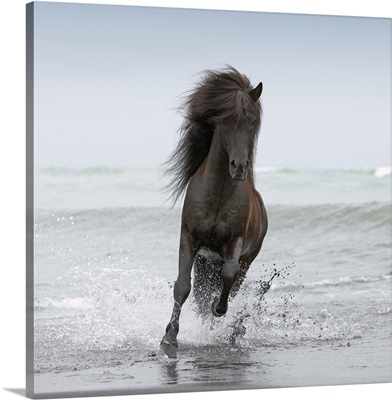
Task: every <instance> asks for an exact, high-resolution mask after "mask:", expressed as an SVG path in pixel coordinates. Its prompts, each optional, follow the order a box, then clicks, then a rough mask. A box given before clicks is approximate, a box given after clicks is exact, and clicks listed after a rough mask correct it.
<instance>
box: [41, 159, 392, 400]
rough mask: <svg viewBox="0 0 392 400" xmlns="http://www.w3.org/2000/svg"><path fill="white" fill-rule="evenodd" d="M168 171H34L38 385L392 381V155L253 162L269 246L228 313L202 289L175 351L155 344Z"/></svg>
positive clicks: (161, 317)
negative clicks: (369, 162)
mask: <svg viewBox="0 0 392 400" xmlns="http://www.w3.org/2000/svg"><path fill="white" fill-rule="evenodd" d="M163 172H164V171H163V169H162V168H160V167H152V168H130V167H126V168H125V167H107V166H91V167H80V168H76V167H46V168H37V169H36V170H35V172H34V377H35V379H34V385H35V392H36V394H37V395H41V396H43V397H45V396H46V397H50V396H58V395H78V394H79V395H82V394H83V395H84V394H129V393H154V392H170V391H191V390H192V391H193V390H196V391H197V390H222V389H237V388H262V387H287V386H311V385H325V384H346V383H371V382H387V381H391V377H392V373H391V371H392V366H391V364H392V361H391V360H392V336H391V332H392V287H391V284H392V265H391V261H392V257H391V256H392V250H391V249H392V230H391V228H392V224H391V223H392V214H391V212H392V208H391V167H389V166H384V167H375V168H340V169H291V168H272V167H271V168H266V167H260V168H256V169H255V176H256V187H257V189H258V191H259V192H260V193H261V195H262V197H263V199H264V203H265V206H266V209H267V213H268V218H269V229H268V233H267V236H266V238H265V241H264V244H263V248H262V250H261V252H260V254H259V255H258V257H257V258H256V260H255V261H254V263H253V264H252V266H251V268H250V269H249V271H248V275H247V278H246V280H245V281H244V283H243V286H242V287H241V289H240V291H239V293H238V295H237V296H236V297H235V298H234V299H232V301H231V302H230V303H229V309H228V312H227V314H226V316H224V317H222V318H215V317H212V316H211V317H201V316H200V315H198V313H197V307H196V306H195V302H194V299H193V297H192V293H191V295H190V297H189V299H188V301H187V302H186V303H185V305H184V306H183V311H182V314H181V319H180V332H179V335H178V341H179V350H178V358H177V359H176V360H171V359H168V358H167V357H166V356H165V355H164V354H162V353H161V351H160V348H159V343H160V340H161V338H162V336H163V335H164V332H165V327H166V325H167V323H168V321H169V318H170V315H171V310H172V305H173V284H174V281H175V279H176V277H177V270H178V266H177V259H178V244H179V232H180V218H181V201H179V202H178V204H176V205H174V206H173V204H172V201H171V199H170V198H169V194H168V193H167V192H165V191H164V187H165V185H166V184H167V183H168V180H169V177H167V176H165V175H164V173H163ZM263 282H269V283H270V285H271V286H270V289H269V290H268V291H267V292H265V293H264V292H263V291H262V290H261V287H262V285H263Z"/></svg>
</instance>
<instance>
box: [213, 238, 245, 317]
mask: <svg viewBox="0 0 392 400" xmlns="http://www.w3.org/2000/svg"><path fill="white" fill-rule="evenodd" d="M242 243H243V240H242V238H235V239H233V240H232V241H231V242H230V243H228V245H227V250H226V257H225V263H224V264H223V268H222V293H221V295H220V298H218V297H217V298H215V299H214V301H213V303H212V305H211V311H212V313H213V314H214V315H215V316H216V317H222V316H223V315H225V314H226V311H227V301H228V298H229V294H230V290H231V288H232V286H233V284H234V282H235V280H236V279H237V277H238V274H239V272H240V265H239V262H238V260H239V257H240V254H241V248H242Z"/></svg>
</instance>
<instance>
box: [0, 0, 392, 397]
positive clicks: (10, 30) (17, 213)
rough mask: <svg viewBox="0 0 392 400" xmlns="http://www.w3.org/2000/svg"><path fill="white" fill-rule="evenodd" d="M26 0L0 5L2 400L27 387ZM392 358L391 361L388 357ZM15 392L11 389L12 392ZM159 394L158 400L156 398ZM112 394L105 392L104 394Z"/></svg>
mask: <svg viewBox="0 0 392 400" xmlns="http://www.w3.org/2000/svg"><path fill="white" fill-rule="evenodd" d="M80 2H84V3H104V4H129V5H149V6H170V7H180V6H181V5H182V4H186V6H187V7H190V8H206V9H208V8H209V9H230V10H249V11H252V10H254V11H269V12H291V13H306V14H325V15H352V16H372V17H387V18H391V17H392V7H391V6H390V1H389V0H372V1H362V0H361V1H354V0H353V1H349V0H328V1H326V0H324V1H322V0H319V1H314V0H307V1H306V0H296V1H293V0H286V1H283V0H274V1H272V0H271V1H267V0H258V1H256V0H253V1H251V0H241V1H239V0H237V1H230V0H225V1H223V0H221V1H219V0H188V1H187V2H186V3H185V2H183V3H181V2H180V1H179V0H170V1H169V0H162V1H157V0H156V1H153V0H139V1H134V2H132V1H121V0H118V1H109V0H106V1H86V0H85V1H80ZM25 4H26V2H25V1H22V0H2V1H1V2H0V51H1V61H0V102H1V103H0V106H1V107H0V137H1V141H0V177H1V179H0V188H1V195H0V196H1V197H0V199H1V203H0V224H1V238H0V267H1V275H0V307H1V314H0V321H1V322H0V330H1V333H0V334H1V337H0V368H1V369H0V399H17V398H18V397H19V395H18V394H15V392H13V391H12V390H14V389H19V390H18V391H17V393H20V394H22V393H23V392H22V389H24V387H25ZM391 362H392V360H391ZM10 390H11V391H10ZM391 394H392V384H377V385H357V386H333V387H315V388H297V389H263V390H253V391H230V392H210V393H188V394H165V395H147V396H145V395H144V396H143V397H141V396H133V397H132V398H134V399H138V398H140V399H141V398H143V399H148V398H156V399H162V400H163V399H171V398H177V399H180V398H181V399H196V398H199V396H203V398H204V399H205V400H208V399H217V398H218V399H234V398H237V397H238V396H246V397H247V399H249V400H252V399H257V398H260V397H261V396H263V397H265V398H268V399H271V400H274V399H286V398H287V397H290V398H292V399H301V400H302V399H303V400H306V399H314V398H318V399H330V398H334V399H351V398H357V399H358V398H359V399H362V398H370V397H371V398H378V399H386V398H390V396H391ZM152 396H154V397H152ZM106 398H109V397H101V399H106Z"/></svg>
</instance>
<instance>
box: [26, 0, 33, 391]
mask: <svg viewBox="0 0 392 400" xmlns="http://www.w3.org/2000/svg"><path fill="white" fill-rule="evenodd" d="M26 395H27V396H28V397H33V396H34V3H29V4H27V5H26Z"/></svg>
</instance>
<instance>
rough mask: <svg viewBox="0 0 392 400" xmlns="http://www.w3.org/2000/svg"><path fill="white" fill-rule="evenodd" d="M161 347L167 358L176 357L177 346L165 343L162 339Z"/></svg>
mask: <svg viewBox="0 0 392 400" xmlns="http://www.w3.org/2000/svg"><path fill="white" fill-rule="evenodd" d="M161 349H162V351H163V352H164V353H165V354H166V355H167V356H168V357H169V358H177V346H176V345H174V344H170V343H165V342H164V341H162V342H161Z"/></svg>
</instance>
